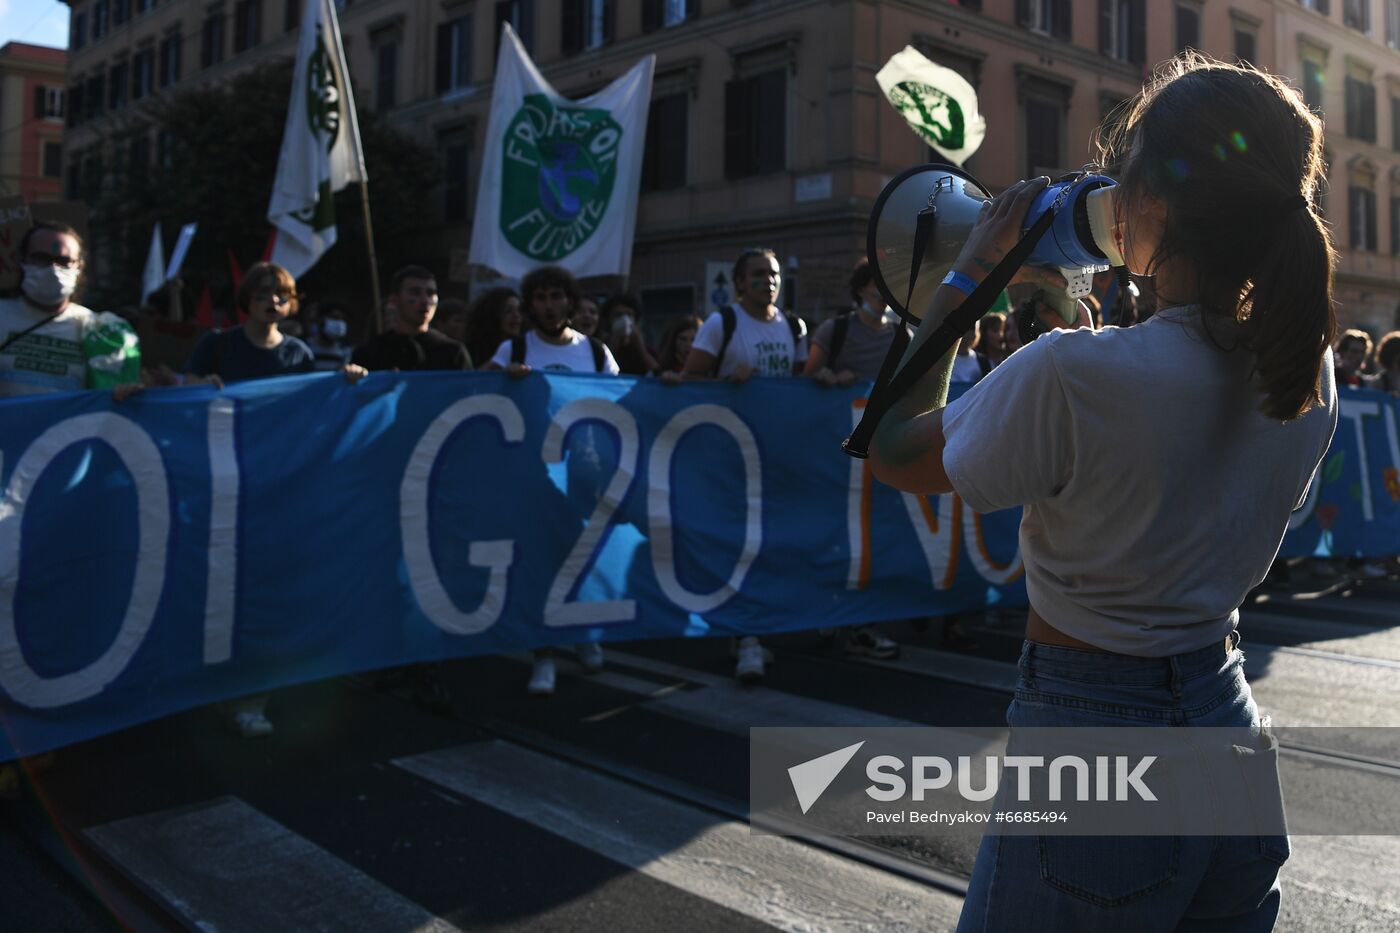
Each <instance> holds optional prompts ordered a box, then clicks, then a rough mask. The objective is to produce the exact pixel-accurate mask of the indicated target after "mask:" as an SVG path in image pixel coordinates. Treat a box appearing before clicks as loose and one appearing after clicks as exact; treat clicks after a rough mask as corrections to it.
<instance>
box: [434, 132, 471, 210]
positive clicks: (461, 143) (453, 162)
mask: <svg viewBox="0 0 1400 933" xmlns="http://www.w3.org/2000/svg"><path fill="white" fill-rule="evenodd" d="M438 150H439V151H441V152H442V180H443V181H442V219H443V221H444V222H446V223H462V222H464V221H466V220H467V207H468V204H467V199H468V195H469V193H470V183H471V179H469V178H468V177H467V169H468V168H469V166H468V164H467V162H468V159H469V158H470V157H471V139H470V138H469V137H468V134H467V131H466V130H465V129H452V130H446V131H444V132H442V133H439V134H438Z"/></svg>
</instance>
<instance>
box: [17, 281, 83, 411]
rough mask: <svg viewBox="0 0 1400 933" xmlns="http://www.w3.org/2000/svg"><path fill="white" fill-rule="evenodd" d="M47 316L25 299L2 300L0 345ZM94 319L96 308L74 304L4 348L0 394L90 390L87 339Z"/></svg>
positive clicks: (35, 393)
mask: <svg viewBox="0 0 1400 933" xmlns="http://www.w3.org/2000/svg"><path fill="white" fill-rule="evenodd" d="M47 316H48V315H47V314H46V313H45V312H43V311H40V310H38V309H37V308H34V307H33V306H31V305H30V304H29V303H28V302H26V301H25V300H24V299H23V298H0V343H4V342H5V341H6V340H9V339H10V338H11V337H12V336H14V335H15V334H18V333H20V332H21V331H23V330H24V329H25V328H27V327H30V326H32V325H33V324H34V323H36V322H38V321H42V320H43V319H44V318H45V317H47ZM96 321H97V314H96V312H94V311H91V310H89V309H88V308H85V307H83V306H82V305H79V304H70V305H69V306H68V307H66V308H64V309H63V313H62V314H60V315H59V316H58V317H56V318H54V319H53V320H52V321H50V322H48V323H47V324H45V325H44V326H43V327H40V328H37V329H35V330H32V331H30V332H29V333H28V334H25V335H24V336H23V337H21V338H19V339H18V340H16V341H15V342H14V343H11V344H10V345H9V346H8V347H6V348H5V349H4V351H3V352H0V397H3V396H12V395H37V394H39V393H43V392H81V391H82V390H84V389H86V388H87V359H86V356H85V355H84V353H83V338H84V337H86V336H87V332H88V328H90V327H92V326H93V324H94V323H96Z"/></svg>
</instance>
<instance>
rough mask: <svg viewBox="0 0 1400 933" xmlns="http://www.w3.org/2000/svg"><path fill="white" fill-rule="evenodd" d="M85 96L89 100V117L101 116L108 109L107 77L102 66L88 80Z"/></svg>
mask: <svg viewBox="0 0 1400 933" xmlns="http://www.w3.org/2000/svg"><path fill="white" fill-rule="evenodd" d="M83 96H84V97H86V98H87V114H88V116H90V117H97V116H101V115H102V113H103V111H105V110H106V109H107V75H106V73H105V72H104V71H103V70H102V68H101V66H98V69H97V72H96V73H95V74H93V76H92V77H90V78H88V79H87V91H86V93H85V94H84V95H83Z"/></svg>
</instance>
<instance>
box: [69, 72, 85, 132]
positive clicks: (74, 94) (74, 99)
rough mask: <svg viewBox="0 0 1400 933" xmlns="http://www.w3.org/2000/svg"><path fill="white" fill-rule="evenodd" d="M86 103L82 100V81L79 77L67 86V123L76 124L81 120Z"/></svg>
mask: <svg viewBox="0 0 1400 933" xmlns="http://www.w3.org/2000/svg"><path fill="white" fill-rule="evenodd" d="M85 106H86V103H85V102H84V100H83V82H82V80H81V79H78V80H74V82H73V84H72V86H71V87H69V88H68V125H69V126H77V125H78V124H79V123H81V122H83V117H84V115H85V114H86V111H85V110H84V109H83V108H84V107H85Z"/></svg>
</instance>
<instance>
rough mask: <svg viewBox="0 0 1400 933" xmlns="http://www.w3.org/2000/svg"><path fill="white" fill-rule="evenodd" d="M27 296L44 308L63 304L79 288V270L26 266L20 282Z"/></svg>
mask: <svg viewBox="0 0 1400 933" xmlns="http://www.w3.org/2000/svg"><path fill="white" fill-rule="evenodd" d="M20 288H21V289H23V291H24V294H25V297H27V298H28V299H29V300H30V301H32V302H34V303H35V304H36V305H39V306H40V307H42V308H52V307H55V306H57V305H61V304H63V302H65V301H67V300H68V299H69V298H71V297H72V295H73V292H75V291H77V289H78V270H77V268H74V267H70V268H67V269H60V268H58V266H47V265H46V266H25V267H24V280H23V281H22V282H20Z"/></svg>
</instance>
